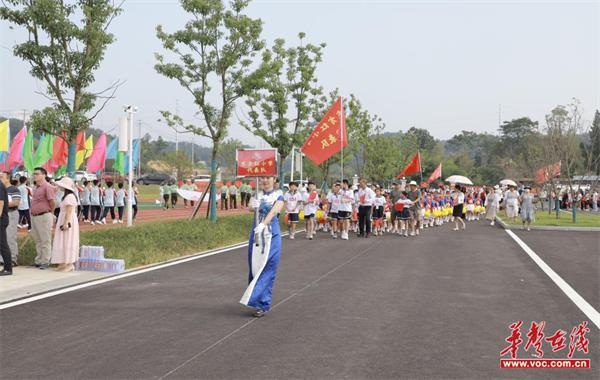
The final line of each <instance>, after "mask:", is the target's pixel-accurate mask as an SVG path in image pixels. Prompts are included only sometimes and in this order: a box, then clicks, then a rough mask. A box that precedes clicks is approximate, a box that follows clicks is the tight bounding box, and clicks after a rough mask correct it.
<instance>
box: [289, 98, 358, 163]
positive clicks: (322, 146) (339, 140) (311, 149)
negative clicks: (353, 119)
mask: <svg viewBox="0 0 600 380" xmlns="http://www.w3.org/2000/svg"><path fill="white" fill-rule="evenodd" d="M343 113H344V110H343V107H342V98H341V97H339V98H338V99H337V101H336V102H335V103H334V104H333V106H332V107H331V108H330V109H329V111H327V113H326V114H325V116H324V117H323V119H322V120H321V121H320V122H319V124H317V126H316V127H315V129H314V130H313V132H312V133H311V134H310V136H308V139H307V140H306V142H305V143H304V145H303V146H302V149H300V150H301V151H302V153H304V154H305V155H306V157H308V158H309V159H310V160H311V161H312V162H314V163H315V165H320V164H321V163H322V162H323V161H325V160H327V159H328V158H329V157H331V156H333V155H334V154H336V153H337V152H339V151H340V150H342V147H345V146H346V145H348V139H347V137H346V126H345V120H344V114H343Z"/></svg>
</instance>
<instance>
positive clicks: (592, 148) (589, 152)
mask: <svg viewBox="0 0 600 380" xmlns="http://www.w3.org/2000/svg"><path fill="white" fill-rule="evenodd" d="M583 137H584V141H582V142H581V152H582V153H583V165H584V172H583V174H587V175H592V174H595V175H596V176H598V175H600V112H598V110H596V112H595V113H594V121H593V122H592V125H591V127H590V129H589V132H586V133H585V134H584V136H583ZM596 184H597V180H596V181H592V188H595V187H596Z"/></svg>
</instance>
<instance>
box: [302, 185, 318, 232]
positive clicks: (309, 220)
mask: <svg viewBox="0 0 600 380" xmlns="http://www.w3.org/2000/svg"><path fill="white" fill-rule="evenodd" d="M315 188H316V186H315V183H314V182H312V181H309V182H308V191H307V192H306V193H304V198H303V203H304V221H305V223H306V238H307V239H309V240H312V239H313V237H314V236H315V230H316V226H317V220H316V218H315V215H316V213H317V209H318V208H319V203H320V200H319V193H317V191H316V190H315Z"/></svg>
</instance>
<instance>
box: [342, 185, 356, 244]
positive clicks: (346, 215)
mask: <svg viewBox="0 0 600 380" xmlns="http://www.w3.org/2000/svg"><path fill="white" fill-rule="evenodd" d="M339 193H340V204H339V206H338V220H339V221H340V223H341V227H342V228H341V231H342V232H341V234H340V235H341V236H340V237H341V238H342V240H348V231H349V230H350V217H351V216H352V206H353V203H354V192H353V191H352V190H351V189H350V188H349V183H348V180H347V179H343V180H342V189H341V190H340V192H339Z"/></svg>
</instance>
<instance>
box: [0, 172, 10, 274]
mask: <svg viewBox="0 0 600 380" xmlns="http://www.w3.org/2000/svg"><path fill="white" fill-rule="evenodd" d="M7 227H8V193H7V192H6V187H5V186H4V184H3V183H2V182H1V181H0V255H1V256H2V261H3V262H4V268H3V269H2V271H0V276H10V275H12V260H11V257H10V248H8V241H7V238H6V228H7Z"/></svg>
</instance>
